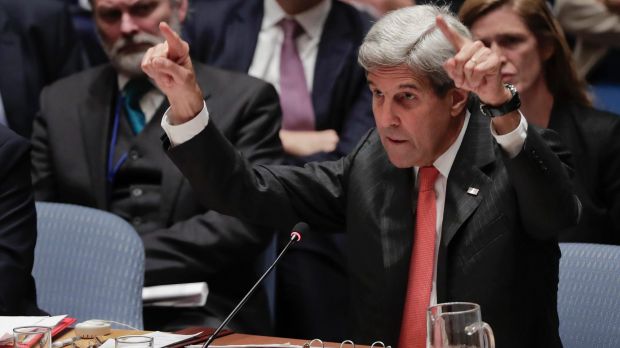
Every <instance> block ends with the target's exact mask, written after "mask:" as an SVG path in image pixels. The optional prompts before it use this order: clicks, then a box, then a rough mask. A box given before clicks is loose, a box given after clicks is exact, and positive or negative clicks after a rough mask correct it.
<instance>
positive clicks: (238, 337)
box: [54, 330, 368, 348]
mask: <svg viewBox="0 0 620 348" xmlns="http://www.w3.org/2000/svg"><path fill="white" fill-rule="evenodd" d="M148 332H149V331H135V330H112V333H111V334H110V335H109V336H103V338H114V337H118V336H124V335H142V334H145V333H148ZM74 336H75V332H74V330H69V331H67V332H66V333H64V334H63V335H61V336H60V337H58V338H55V339H54V341H57V340H63V339H67V338H70V337H74ZM90 341H91V340H90V339H83V340H79V341H77V342H76V345H77V346H78V347H79V348H86V347H87V346H88V344H89V343H90ZM307 342H308V340H300V339H294V338H283V337H269V336H257V335H246V334H239V333H233V334H230V335H226V336H224V337H220V338H217V339H215V340H214V341H213V343H212V345H230V344H235V345H237V344H270V343H274V344H283V343H290V344H295V345H303V344H304V343H307ZM312 346H313V347H315V348H319V344H318V342H315V343H313V344H312ZM355 346H356V347H368V346H362V345H355ZM339 347H340V343H334V342H325V348H339ZM352 347H353V346H352V345H344V346H343V348H352ZM66 348H70V346H66Z"/></svg>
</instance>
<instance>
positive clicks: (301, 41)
mask: <svg viewBox="0 0 620 348" xmlns="http://www.w3.org/2000/svg"><path fill="white" fill-rule="evenodd" d="M263 7H264V14H263V22H262V24H261V29H260V32H259V33H258V41H257V42H256V50H255V51H254V57H253V58H252V64H251V65H250V69H249V71H248V74H249V75H250V76H254V77H256V78H259V79H262V80H265V81H267V82H269V83H271V84H272V85H274V87H275V88H276V90H277V91H278V93H279V92H280V51H281V49H282V41H283V40H284V33H283V31H282V28H281V27H280V25H279V23H280V21H281V20H282V19H284V18H286V17H288V18H293V19H295V20H296V21H297V22H298V23H299V24H300V25H301V27H302V28H303V29H304V32H303V34H301V35H299V36H298V37H297V39H296V44H297V52H299V57H300V58H301V63H302V65H303V66H304V74H305V75H306V84H307V85H308V91H309V92H312V85H313V80H314V79H313V77H314V66H315V64H316V57H317V53H318V51H319V41H320V40H321V34H322V33H323V26H324V25H325V21H326V20H327V15H328V14H329V11H330V10H331V7H332V0H324V1H322V2H320V3H319V4H318V5H316V6H314V7H312V8H311V9H309V10H307V11H305V12H303V13H300V14H297V15H295V16H292V17H291V16H288V15H287V14H286V13H285V12H284V10H282V8H281V7H280V5H278V3H277V2H276V0H265V1H264V5H263Z"/></svg>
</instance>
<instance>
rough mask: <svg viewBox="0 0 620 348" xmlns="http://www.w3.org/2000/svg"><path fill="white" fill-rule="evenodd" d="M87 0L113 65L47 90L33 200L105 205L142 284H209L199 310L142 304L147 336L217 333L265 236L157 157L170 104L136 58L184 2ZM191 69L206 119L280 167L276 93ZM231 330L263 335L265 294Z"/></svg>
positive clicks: (250, 153) (261, 160) (257, 158)
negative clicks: (136, 262) (134, 250)
mask: <svg viewBox="0 0 620 348" xmlns="http://www.w3.org/2000/svg"><path fill="white" fill-rule="evenodd" d="M91 4H92V6H93V16H94V20H95V23H96V27H97V31H98V35H99V37H100V39H101V43H102V45H103V47H104V49H105V51H106V53H107V55H108V56H109V58H110V63H109V64H105V65H102V66H98V67H95V68H92V69H89V70H87V71H84V72H81V73H79V74H76V75H72V76H70V77H68V78H66V79H64V80H61V81H58V82H57V83H55V84H53V85H51V86H50V87H48V88H46V89H45V90H44V91H43V93H42V95H41V109H40V112H39V116H38V117H37V120H36V121H35V126H34V128H35V129H34V134H33V138H32V141H33V153H32V158H33V159H32V161H33V165H32V176H33V183H34V186H35V191H36V198H37V199H38V200H45V201H54V202H63V203H72V204H79V205H85V206H90V207H95V208H99V209H102V210H107V211H110V212H112V213H114V214H117V215H119V216H120V217H122V218H124V219H125V220H127V221H129V222H130V223H132V224H133V226H134V227H135V229H136V230H137V232H138V233H139V234H140V236H141V237H142V240H143V242H144V247H145V250H146V265H145V272H146V273H145V285H158V284H169V283H185V282H196V281H206V282H207V283H208V285H209V296H208V300H207V304H206V306H205V307H203V308H196V309H179V308H177V309H170V308H147V309H146V310H145V327H146V328H147V329H168V330H170V329H174V328H176V327H184V326H188V325H194V326H195V325H200V326H217V325H219V323H220V322H221V320H222V319H223V318H225V316H226V315H227V314H228V312H229V311H230V310H231V309H232V308H233V307H234V305H235V304H236V302H237V301H238V300H239V299H240V298H242V297H243V293H244V292H245V291H247V290H248V289H249V288H250V287H251V285H252V282H254V281H255V280H256V279H257V277H258V275H257V273H258V272H257V269H256V266H255V265H257V264H260V262H259V261H260V259H259V254H260V252H261V250H262V249H263V247H264V246H265V245H266V243H267V242H268V240H269V239H270V234H271V232H270V230H262V229H259V228H257V227H256V226H251V225H248V224H246V223H243V222H242V221H240V220H238V219H235V218H232V217H228V216H225V215H222V214H219V213H216V212H214V211H211V210H210V208H209V207H208V206H205V205H202V204H200V203H199V201H198V199H197V197H196V196H195V195H194V193H193V192H192V190H191V189H190V186H189V184H188V182H187V181H186V180H185V179H183V176H182V175H181V173H180V172H179V171H178V170H177V169H176V168H175V166H174V165H173V164H172V162H170V160H169V159H168V158H167V156H166V155H165V154H164V151H163V150H162V147H161V142H160V140H159V137H160V135H161V133H162V132H161V128H160V127H159V124H160V122H161V117H162V115H163V113H164V111H166V109H167V108H168V102H167V101H166V100H165V97H164V94H163V93H162V92H161V91H160V90H159V89H158V88H157V87H155V86H154V85H153V84H151V83H150V81H149V80H148V78H147V77H146V75H145V74H144V73H143V72H142V70H141V69H140V61H141V60H142V57H143V56H144V54H145V52H146V51H147V49H149V48H150V47H153V46H155V45H156V44H158V43H161V42H163V41H164V39H163V37H162V35H161V33H160V32H159V28H158V24H159V22H160V21H164V22H167V23H169V24H170V26H171V27H173V28H176V29H177V30H178V29H179V27H180V25H181V23H182V22H183V20H184V19H185V17H186V15H187V8H188V1H187V0H92V1H91ZM194 67H195V69H196V82H197V83H198V85H199V86H200V87H201V90H202V91H203V94H202V96H203V98H204V99H208V100H209V112H210V114H211V117H212V118H213V120H214V122H215V124H217V126H218V128H219V129H220V130H221V131H222V132H223V133H224V134H225V135H226V136H227V137H228V139H229V140H230V141H231V142H232V143H233V144H234V145H235V147H236V149H237V150H238V151H239V152H240V153H241V154H242V155H243V156H244V157H245V158H247V159H248V160H249V161H250V162H252V163H254V164H265V163H278V162H279V161H280V159H281V157H282V146H281V143H280V140H279V138H278V131H279V129H280V117H281V115H280V108H279V105H278V96H277V94H276V92H275V90H274V89H273V87H271V86H270V85H268V84H267V83H264V82H262V81H259V80H257V79H254V78H251V77H247V76H245V75H240V74H236V73H229V72H224V71H221V70H217V69H213V68H210V67H206V66H204V65H200V64H195V65H194ZM240 255H243V256H242V257H240ZM230 328H232V329H233V330H236V331H243V332H250V333H258V334H269V333H270V320H269V311H268V307H267V299H266V296H265V293H264V291H259V292H258V293H257V294H255V296H253V297H252V298H251V299H250V302H248V306H247V307H245V308H244V310H243V311H242V312H241V313H239V315H238V316H237V317H236V318H235V320H234V321H233V322H232V323H231V324H230Z"/></svg>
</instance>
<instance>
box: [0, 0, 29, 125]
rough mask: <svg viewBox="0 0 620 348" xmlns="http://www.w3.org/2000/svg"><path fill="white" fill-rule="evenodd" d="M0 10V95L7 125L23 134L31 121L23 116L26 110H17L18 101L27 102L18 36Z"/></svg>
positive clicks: (22, 58) (22, 60)
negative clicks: (0, 75)
mask: <svg viewBox="0 0 620 348" xmlns="http://www.w3.org/2000/svg"><path fill="white" fill-rule="evenodd" d="M0 10H2V11H0V52H2V54H0V67H3V68H2V78H1V79H0V93H1V94H2V103H3V105H4V111H5V113H6V117H7V120H8V122H9V125H10V126H11V128H12V129H14V130H17V131H18V132H19V133H22V134H23V130H27V129H30V127H29V126H28V125H27V122H32V120H29V119H27V117H25V115H23V112H25V111H26V110H20V109H19V101H22V100H27V97H26V85H27V81H26V76H25V75H24V72H25V69H24V67H23V62H24V57H23V56H22V46H21V43H20V40H19V37H18V35H17V34H16V33H15V32H13V31H11V30H10V27H9V24H10V23H9V22H8V18H7V16H6V13H5V12H4V11H3V9H2V8H0Z"/></svg>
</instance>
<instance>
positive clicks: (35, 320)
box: [0, 314, 67, 345]
mask: <svg viewBox="0 0 620 348" xmlns="http://www.w3.org/2000/svg"><path fill="white" fill-rule="evenodd" d="M66 316H67V315H66V314H65V315H56V316H53V317H9V316H0V344H5V342H4V341H11V342H10V344H11V345H12V344H13V343H12V340H13V328H16V327H19V326H47V327H51V328H53V327H54V326H56V325H58V323H59V322H60V321H61V320H63V319H64V318H65V317H66Z"/></svg>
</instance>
